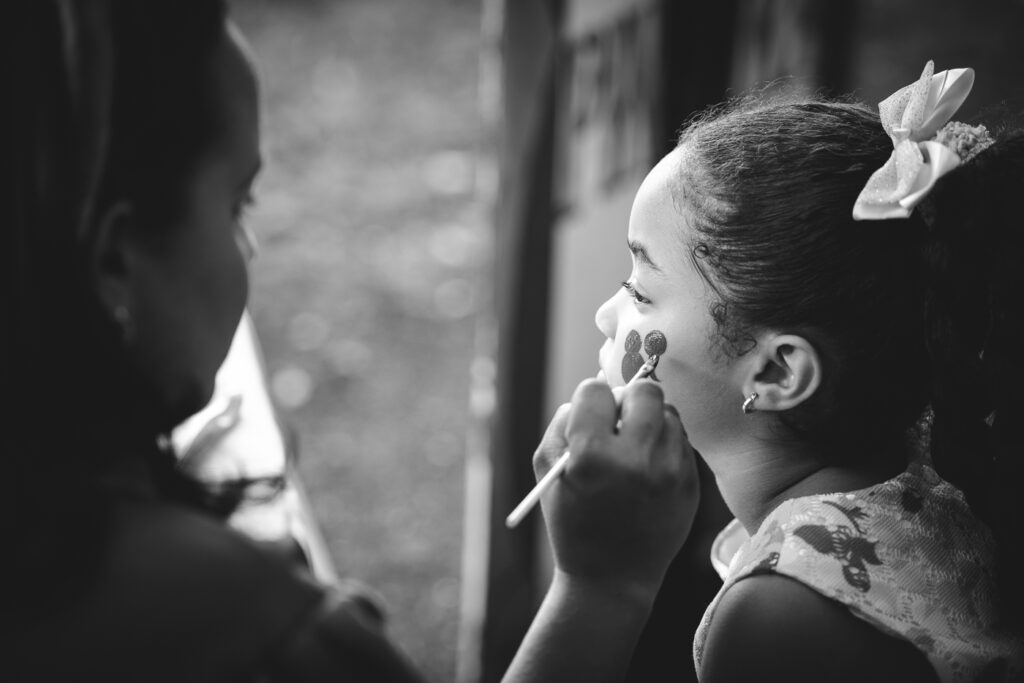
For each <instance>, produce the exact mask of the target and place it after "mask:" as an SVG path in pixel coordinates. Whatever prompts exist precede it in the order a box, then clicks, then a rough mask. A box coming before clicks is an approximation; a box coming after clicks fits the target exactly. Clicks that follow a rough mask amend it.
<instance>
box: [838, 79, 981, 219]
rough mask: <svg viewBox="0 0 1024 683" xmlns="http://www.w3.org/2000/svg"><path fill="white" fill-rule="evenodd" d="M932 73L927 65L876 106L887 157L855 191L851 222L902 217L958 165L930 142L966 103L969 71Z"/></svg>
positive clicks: (954, 155) (945, 149)
mask: <svg viewBox="0 0 1024 683" xmlns="http://www.w3.org/2000/svg"><path fill="white" fill-rule="evenodd" d="M934 70H935V65H934V64H933V62H931V61H929V62H928V63H927V64H925V67H924V71H923V72H922V73H921V78H919V79H918V80H917V82H916V83H911V84H910V85H908V86H906V87H904V88H900V89H899V90H897V91H896V92H894V93H893V94H892V95H890V96H889V97H887V98H886V99H885V100H884V101H883V102H881V103H880V104H879V105H878V113H879V116H880V117H881V119H882V127H883V128H885V132H886V133H888V134H889V137H890V138H892V144H893V151H892V156H890V157H889V160H888V161H887V162H885V165H884V166H882V168H880V169H878V170H877V171H875V172H874V173H873V174H872V176H871V178H870V179H869V180H868V182H867V185H865V186H864V189H863V190H861V193H860V196H858V197H857V201H856V203H855V204H854V205H853V217H854V219H856V220H882V219H886V218H906V217H907V216H909V215H910V212H911V211H912V210H913V208H914V207H915V206H916V205H917V204H918V202H920V201H921V200H922V199H924V197H925V196H926V195H927V194H928V191H929V190H931V189H932V186H933V185H935V182H936V181H937V180H938V179H939V178H941V177H942V176H944V175H945V174H947V173H949V172H950V171H952V170H953V169H954V168H956V167H957V166H959V165H960V163H961V161H962V159H961V158H960V157H959V156H958V155H957V153H956V152H955V151H954V150H953V148H951V147H949V146H947V145H945V144H943V142H940V141H938V140H936V139H934V138H935V136H936V134H937V133H938V132H939V129H940V128H942V127H943V126H944V125H945V124H946V123H947V122H948V121H949V120H950V119H951V118H952V117H953V114H955V113H956V110H957V109H959V108H960V105H961V104H963V102H964V100H966V99H967V94H968V93H970V92H971V86H972V85H974V70H973V69H951V70H949V71H942V72H940V73H937V74H934V75H933V72H934ZM982 130H984V129H982ZM984 132H985V134H986V135H987V131H984Z"/></svg>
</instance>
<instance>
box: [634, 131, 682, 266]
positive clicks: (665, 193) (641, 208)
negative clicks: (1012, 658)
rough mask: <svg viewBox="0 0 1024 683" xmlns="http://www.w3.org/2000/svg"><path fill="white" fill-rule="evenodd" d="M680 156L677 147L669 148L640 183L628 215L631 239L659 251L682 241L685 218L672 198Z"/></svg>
mask: <svg viewBox="0 0 1024 683" xmlns="http://www.w3.org/2000/svg"><path fill="white" fill-rule="evenodd" d="M681 158H682V154H681V152H680V151H679V150H678V149H677V150H674V151H672V152H670V153H669V154H668V155H666V156H665V157H664V158H663V159H662V160H661V161H659V162H658V163H657V164H656V165H655V167H654V168H653V169H651V172H650V173H648V174H647V177H646V178H644V181H643V182H642V183H641V184H640V188H639V189H638V190H637V193H636V197H635V198H634V200H633V207H632V210H631V211H630V216H629V230H628V239H629V240H630V241H633V242H643V243H645V246H646V247H647V248H648V249H656V250H659V251H663V250H665V249H671V248H673V247H675V248H679V247H681V246H682V244H683V243H684V241H685V231H686V229H687V227H686V226H687V221H686V217H685V214H684V213H683V212H681V211H680V210H679V207H678V206H677V204H676V202H675V201H674V199H673V197H674V194H673V187H674V186H675V184H677V183H679V182H680V173H679V164H680V163H681Z"/></svg>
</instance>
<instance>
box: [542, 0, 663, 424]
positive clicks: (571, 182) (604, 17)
mask: <svg viewBox="0 0 1024 683" xmlns="http://www.w3.org/2000/svg"><path fill="white" fill-rule="evenodd" d="M660 34H661V5H660V3H656V2H651V1H648V0H633V1H631V2H627V1H626V0H616V1H612V0H602V1H600V2H592V1H591V0H577V1H576V2H570V3H569V4H568V6H567V8H566V21H565V25H564V27H563V30H562V33H561V40H560V46H559V50H558V71H557V87H556V94H555V97H556V100H555V131H554V133H555V135H554V145H555V152H554V177H553V184H554V190H553V203H554V207H555V209H556V211H558V218H557V220H556V223H555V225H554V228H553V235H552V240H553V241H552V251H551V258H552V262H551V263H552V267H551V287H550V293H551V308H550V315H549V328H548V329H549V336H548V363H547V366H548V368H549V371H548V378H547V391H546V401H545V403H546V410H547V415H548V416H550V415H551V413H552V412H553V411H554V409H555V407H557V405H558V404H560V403H562V402H564V401H567V400H568V399H569V397H570V396H571V394H572V391H573V389H574V388H575V387H576V385H577V384H578V383H579V382H580V381H581V380H582V379H584V378H585V377H588V376H593V375H594V374H595V373H596V372H597V370H598V367H597V352H598V349H599V348H600V346H601V344H602V342H603V338H602V337H601V335H600V334H599V333H598V331H597V329H596V327H595V326H594V313H595V311H596V310H597V307H598V306H599V305H600V304H601V302H602V301H604V300H605V299H606V298H607V297H608V296H610V295H612V294H613V293H614V292H615V290H616V289H617V287H618V284H617V283H618V282H619V281H621V280H623V279H625V278H626V277H627V275H628V273H629V269H630V260H629V256H628V252H627V250H626V246H625V245H626V228H627V225H628V222H629V210H630V206H631V205H632V201H633V195H634V193H635V192H636V189H637V187H638V186H639V184H640V181H641V180H642V179H643V177H644V175H645V174H646V173H647V171H648V170H649V169H650V168H651V166H652V165H653V164H654V162H655V159H654V158H653V150H654V149H655V148H656V146H657V145H656V143H655V121H656V120H657V116H658V114H659V108H660V102H661V92H660V90H661V83H662V78H661V69H662V62H661V42H660Z"/></svg>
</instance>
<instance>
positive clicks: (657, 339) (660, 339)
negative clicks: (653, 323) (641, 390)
mask: <svg viewBox="0 0 1024 683" xmlns="http://www.w3.org/2000/svg"><path fill="white" fill-rule="evenodd" d="M667 348H668V340H667V339H666V338H665V333H664V332H662V331H661V330H651V331H650V332H648V333H647V336H646V337H644V351H645V352H646V353H647V355H648V356H654V355H657V356H658V358H659V359H660V358H661V356H664V355H665V349H667ZM651 379H653V380H654V381H655V382H660V381H661V380H660V379H658V374H657V373H656V372H652V373H651Z"/></svg>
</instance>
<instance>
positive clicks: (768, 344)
mask: <svg viewBox="0 0 1024 683" xmlns="http://www.w3.org/2000/svg"><path fill="white" fill-rule="evenodd" d="M753 353H754V354H755V356H756V358H755V359H754V360H755V362H754V363H753V364H752V365H750V366H748V367H750V368H751V372H750V376H749V377H748V378H747V380H746V381H745V382H744V383H743V388H744V395H745V396H751V395H752V394H754V393H756V394H757V398H756V399H755V400H754V401H753V403H752V404H751V407H752V408H753V409H754V410H764V411H768V410H789V409H790V408H793V407H795V406H798V405H800V404H801V403H803V402H804V401H806V400H807V399H808V398H810V397H811V396H812V395H814V392H815V391H817V389H818V387H819V386H820V385H821V379H822V372H823V368H822V364H821V358H820V357H819V356H818V351H817V350H816V349H815V348H814V346H813V345H812V344H811V343H810V342H809V341H807V340H806V339H804V338H803V337H800V336H797V335H793V334H780V335H773V336H770V337H767V338H765V339H762V340H759V343H758V345H757V348H756V349H755V350H754V351H753Z"/></svg>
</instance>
